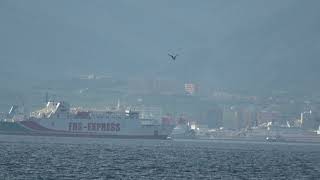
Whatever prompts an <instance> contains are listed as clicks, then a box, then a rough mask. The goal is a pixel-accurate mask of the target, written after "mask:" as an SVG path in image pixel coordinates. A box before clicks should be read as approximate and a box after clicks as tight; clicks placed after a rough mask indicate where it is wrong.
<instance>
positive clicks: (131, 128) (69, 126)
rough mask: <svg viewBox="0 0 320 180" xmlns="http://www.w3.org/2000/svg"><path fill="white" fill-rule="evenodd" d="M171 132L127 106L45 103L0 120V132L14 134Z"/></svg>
mask: <svg viewBox="0 0 320 180" xmlns="http://www.w3.org/2000/svg"><path fill="white" fill-rule="evenodd" d="M171 131H172V127H170V126H165V125H161V124H160V122H159V121H157V120H155V119H141V118H140V117H139V112H137V111H132V110H130V109H127V110H125V109H123V110H121V109H114V110H96V109H82V108H70V105H69V104H68V103H66V102H64V101H61V102H53V101H51V102H48V103H47V105H46V107H45V108H43V109H41V110H38V111H35V112H32V113H31V115H30V117H28V118H26V119H23V120H19V121H13V122H1V123H0V133H2V134H18V135H48V136H74V137H111V138H147V139H166V138H167V137H168V135H169V134H170V133H171Z"/></svg>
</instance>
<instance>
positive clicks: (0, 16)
mask: <svg viewBox="0 0 320 180" xmlns="http://www.w3.org/2000/svg"><path fill="white" fill-rule="evenodd" d="M319 7H320V1H318V0H305V1H304V0H241V1H239V0H227V1H226V0H201V1H196V0H161V1H160V0H108V1H105V0H93V1H88V0H66V1H65V0H57V1H46V0H28V1H26V0H1V1H0V26H1V28H0V61H1V66H0V72H1V74H0V75H1V76H2V78H0V79H3V78H4V77H6V76H8V75H12V74H15V76H20V77H32V78H36V79H37V78H41V79H46V78H52V77H55V76H57V77H63V76H67V77H71V76H75V75H79V74H89V73H97V74H109V75H112V76H119V77H158V78H171V79H179V80H183V81H187V80H190V81H195V82H199V83H202V84H207V85H208V86H212V87H232V88H237V87H240V88H253V87H257V86H259V87H269V88H273V87H276V88H292V87H295V86H296V85H298V84H299V83H301V82H302V83H303V84H305V85H308V86H312V85H314V84H317V82H318V81H317V80H318V77H319V75H320V72H319V70H318V67H320V66H319V65H320V63H319V61H320V58H319V57H320V50H319V48H320V42H319V40H320V21H319V19H320V11H319ZM168 52H177V53H179V54H180V56H179V57H178V58H177V61H176V62H171V61H170V58H169V57H168V56H167V53H168Z"/></svg>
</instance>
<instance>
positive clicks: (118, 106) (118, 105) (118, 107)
mask: <svg viewBox="0 0 320 180" xmlns="http://www.w3.org/2000/svg"><path fill="white" fill-rule="evenodd" d="M119 109H120V100H119V99H118V104H117V110H119Z"/></svg>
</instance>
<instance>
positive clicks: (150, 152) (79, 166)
mask: <svg viewBox="0 0 320 180" xmlns="http://www.w3.org/2000/svg"><path fill="white" fill-rule="evenodd" d="M0 155H1V156H0V176H1V177H4V179H317V178H319V177H320V145H319V144H294V143H253V142H232V141H230V142H221V141H220V142H219V141H198V142H197V141H152V140H112V139H90V138H88V139H81V138H55V137H19V136H8V137H6V136H2V137H1V140H0Z"/></svg>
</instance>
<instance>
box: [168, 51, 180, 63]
mask: <svg viewBox="0 0 320 180" xmlns="http://www.w3.org/2000/svg"><path fill="white" fill-rule="evenodd" d="M168 56H170V57H171V59H172V60H173V61H174V60H176V58H177V56H178V54H176V55H172V54H169V53H168Z"/></svg>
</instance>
